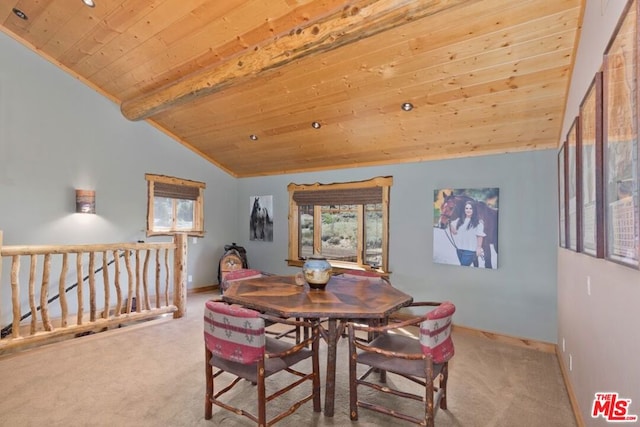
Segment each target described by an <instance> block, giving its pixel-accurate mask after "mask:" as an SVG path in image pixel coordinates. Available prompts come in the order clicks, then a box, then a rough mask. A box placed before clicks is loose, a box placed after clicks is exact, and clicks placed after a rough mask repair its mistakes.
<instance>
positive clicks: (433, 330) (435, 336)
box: [420, 301, 456, 363]
mask: <svg viewBox="0 0 640 427" xmlns="http://www.w3.org/2000/svg"><path fill="white" fill-rule="evenodd" d="M455 311H456V306H455V305H453V304H452V303H450V302H448V301H447V302H443V303H442V304H440V305H439V306H438V307H437V308H436V309H434V310H431V311H430V312H429V313H428V314H427V315H426V316H425V317H426V319H425V320H423V321H422V322H421V323H420V346H421V347H422V352H423V353H424V354H426V355H427V356H431V357H432V358H433V361H434V363H444V362H446V361H448V360H449V359H451V358H452V357H453V354H454V348H453V340H452V339H451V325H452V317H453V313H455Z"/></svg>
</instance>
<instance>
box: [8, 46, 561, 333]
mask: <svg viewBox="0 0 640 427" xmlns="http://www.w3.org/2000/svg"><path fill="white" fill-rule="evenodd" d="M0 55H2V63H1V64H0V95H1V96H2V98H0V100H1V102H0V112H1V114H0V120H2V122H1V123H0V124H1V125H2V126H0V132H1V134H0V136H1V137H2V142H1V144H0V201H1V203H2V209H1V210H0V229H2V230H3V231H4V233H5V234H4V244H7V245H15V244H67V243H100V242H119V241H133V240H138V239H140V238H143V233H142V231H141V230H142V229H143V228H144V221H145V217H146V205H145V204H146V199H145V195H146V187H145V180H144V173H145V172H151V173H159V174H166V175H175V176H179V177H183V178H188V179H194V180H199V181H204V182H206V183H207V190H206V192H205V201H206V205H205V212H206V218H205V227H206V230H207V236H206V237H205V238H204V239H199V240H198V243H197V244H193V243H192V241H191V239H190V245H189V266H188V270H189V271H188V274H191V275H193V278H194V280H193V283H192V284H190V287H198V286H204V285H207V284H210V283H213V282H214V281H215V275H216V271H217V262H218V259H219V257H220V255H221V254H222V246H223V245H224V244H225V243H230V242H232V241H235V242H237V243H239V244H242V245H244V246H245V247H246V248H247V250H248V254H249V262H250V264H251V266H252V267H256V268H261V269H265V270H268V271H272V272H276V273H291V272H294V271H296V270H295V269H293V268H289V267H287V266H286V263H285V261H284V260H285V258H286V256H287V244H288V242H287V236H288V230H287V211H288V209H287V201H288V194H287V191H286V186H287V184H289V183H290V182H296V183H312V182H316V181H319V182H336V181H351V180H360V179H366V178H370V177H374V176H380V175H391V176H393V177H394V184H393V187H392V190H391V224H390V230H391V242H390V243H391V248H390V251H391V252H390V266H391V269H392V280H393V283H394V285H395V286H397V287H399V288H401V289H403V290H405V291H407V292H409V293H411V294H412V295H413V296H414V297H415V298H416V300H422V299H429V300H431V299H440V300H442V299H450V300H452V301H453V302H455V303H456V304H457V306H458V312H457V314H456V322H457V323H458V324H460V325H464V326H468V327H472V328H478V329H483V330H489V331H494V332H498V333H502V334H508V335H514V336H518V337H526V338H532V339H537V340H543V341H549V342H556V333H557V325H556V256H555V254H556V251H555V248H556V235H557V232H556V230H557V219H556V212H557V202H556V199H557V197H556V155H555V151H554V150H546V151H537V152H526V153H519V154H509V155H507V154H505V155H493V156H484V157H473V158H466V159H456V160H447V161H437V162H436V161H434V162H423V163H415V164H402V165H395V166H389V167H372V168H359V169H349V170H337V171H327V172H318V173H308V174H295V175H282V176H274V177H261V178H252V179H240V180H237V179H234V178H231V177H229V176H228V175H226V174H225V173H223V172H222V171H220V170H219V169H217V168H216V167H214V166H213V165H211V164H210V163H207V162H206V161H204V160H202V159H200V158H198V157H197V156H196V155H194V154H193V153H192V152H191V151H189V150H187V149H186V148H184V147H183V146H182V145H180V144H179V143H177V142H175V141H172V140H171V139H170V138H168V137H166V136H165V135H164V134H162V133H160V132H158V131H157V130H156V129H155V128H153V127H152V126H150V125H149V124H147V123H131V122H129V121H127V120H125V119H124V118H123V117H122V116H121V114H120V112H119V109H118V106H116V105H114V104H113V103H111V102H110V101H108V100H105V99H104V98H103V97H102V96H100V95H99V94H97V93H95V92H94V91H93V90H91V89H89V88H87V87H85V86H84V85H82V83H80V82H78V81H77V80H76V79H74V78H73V77H70V76H68V75H66V74H65V73H64V72H62V71H60V70H58V69H57V68H56V67H54V66H53V65H51V64H49V63H48V62H46V61H44V60H43V59H41V58H38V57H37V55H35V54H34V53H32V52H31V51H29V50H28V49H26V48H24V47H23V46H20V45H19V44H17V43H16V42H15V41H13V40H11V39H10V38H8V37H7V36H6V35H2V34H0ZM76 187H82V188H92V189H95V190H96V193H97V196H96V199H97V211H98V214H97V215H95V216H86V215H79V214H73V213H72V212H73V189H74V188H76ZM442 187H453V188H465V187H466V188H473V187H499V188H500V230H499V241H500V268H499V269H498V270H494V271H489V270H474V269H467V268H461V267H455V266H450V265H441V264H434V263H433V262H432V261H431V259H432V237H433V229H432V224H433V209H432V203H433V190H434V189H436V188H442ZM254 195H273V196H274V211H275V212H274V215H275V221H276V222H275V236H274V242H273V243H263V242H251V241H249V227H248V216H249V200H250V197H251V196H254ZM6 272H7V268H4V269H3V275H5V274H6ZM5 284H6V282H3V286H4V285H5ZM0 298H2V300H3V301H6V299H7V298H8V295H7V294H6V291H5V290H0Z"/></svg>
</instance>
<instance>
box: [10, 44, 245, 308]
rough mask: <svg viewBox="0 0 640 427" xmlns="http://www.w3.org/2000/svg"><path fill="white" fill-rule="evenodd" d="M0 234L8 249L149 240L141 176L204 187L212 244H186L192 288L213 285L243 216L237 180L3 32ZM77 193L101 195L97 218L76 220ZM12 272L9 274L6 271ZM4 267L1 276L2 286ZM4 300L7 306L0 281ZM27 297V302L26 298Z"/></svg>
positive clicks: (204, 241)
mask: <svg viewBox="0 0 640 427" xmlns="http://www.w3.org/2000/svg"><path fill="white" fill-rule="evenodd" d="M0 57H1V58H2V60H1V61H0V230H3V232H4V239H3V240H4V244H5V245H36V244H82V243H108V242H130V241H136V240H140V239H143V240H149V241H153V240H156V241H162V240H165V241H166V240H169V238H167V237H165V238H159V237H158V238H155V239H146V237H145V235H144V229H145V224H146V209H147V207H146V203H147V201H146V196H147V189H146V181H145V179H144V174H145V173H147V172H148V173H157V174H165V175H173V176H178V177H181V178H187V179H192V180H197V181H203V182H205V183H206V184H207V189H206V190H205V212H206V217H205V228H206V231H207V234H206V237H204V238H202V239H197V240H196V243H194V240H193V239H191V238H190V239H189V249H188V251H189V265H188V270H189V274H190V275H192V276H193V281H192V283H190V284H189V287H197V286H204V285H211V284H213V283H216V281H217V263H218V259H219V257H220V256H221V255H222V251H223V246H224V244H225V243H226V242H228V241H230V240H231V239H232V238H233V236H234V228H235V226H236V221H237V216H236V215H235V213H234V212H233V209H229V207H228V204H225V203H221V201H225V200H228V198H229V197H228V195H229V194H234V192H235V189H236V187H237V185H238V183H237V180H236V179H235V178H233V177H231V176H229V175H228V174H226V173H225V172H223V171H221V170H220V169H218V168H215V167H212V165H211V163H209V162H207V161H205V160H203V159H202V158H200V157H199V156H197V155H196V154H194V153H193V152H192V151H190V150H188V149H186V148H185V147H184V146H182V145H181V144H179V143H177V142H176V141H174V140H173V139H171V138H169V137H167V136H166V135H165V134H163V133H161V132H159V131H158V130H157V129H155V128H154V127H152V126H150V125H149V124H148V123H144V122H140V123H134V122H130V121H128V120H126V119H125V118H124V117H123V116H122V114H121V113H120V110H119V107H118V106H117V105H115V104H114V103H112V102H111V101H109V100H107V99H106V98H104V97H103V96H101V95H100V94H98V93H96V92H95V91H94V90H92V89H90V88H88V87H87V86H85V85H83V84H82V83H80V82H78V80H77V79H75V78H73V77H71V76H69V75H68V74H66V73H65V72H63V71H61V70H60V69H58V68H57V67H55V66H54V65H52V64H50V63H49V62H47V61H45V60H43V59H42V58H40V57H38V56H37V55H36V54H35V53H33V52H31V51H30V50H28V49H27V48H25V47H23V46H21V45H20V44H18V43H16V42H15V41H14V40H13V39H11V38H9V37H8V36H7V35H5V34H3V33H0ZM74 188H83V189H94V190H95V191H96V210H97V215H86V214H75V213H73V212H74V211H75V193H74ZM5 267H6V266H5ZM8 271H9V269H8V268H3V278H4V277H6V273H7V272H8ZM2 284H3V288H4V289H2V290H0V298H2V301H10V295H9V293H8V292H7V289H8V288H7V287H8V282H7V281H5V280H3V283H2ZM25 295H26V293H25Z"/></svg>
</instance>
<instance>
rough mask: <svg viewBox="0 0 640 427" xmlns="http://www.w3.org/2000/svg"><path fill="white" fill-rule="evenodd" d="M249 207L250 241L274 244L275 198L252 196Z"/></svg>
mask: <svg viewBox="0 0 640 427" xmlns="http://www.w3.org/2000/svg"><path fill="white" fill-rule="evenodd" d="M249 206H250V214H249V240H261V241H263V242H273V196H252V197H251V200H250V204H249Z"/></svg>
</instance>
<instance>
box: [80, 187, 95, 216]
mask: <svg viewBox="0 0 640 427" xmlns="http://www.w3.org/2000/svg"><path fill="white" fill-rule="evenodd" d="M76 213H90V214H94V213H96V192H95V191H94V190H76Z"/></svg>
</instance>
